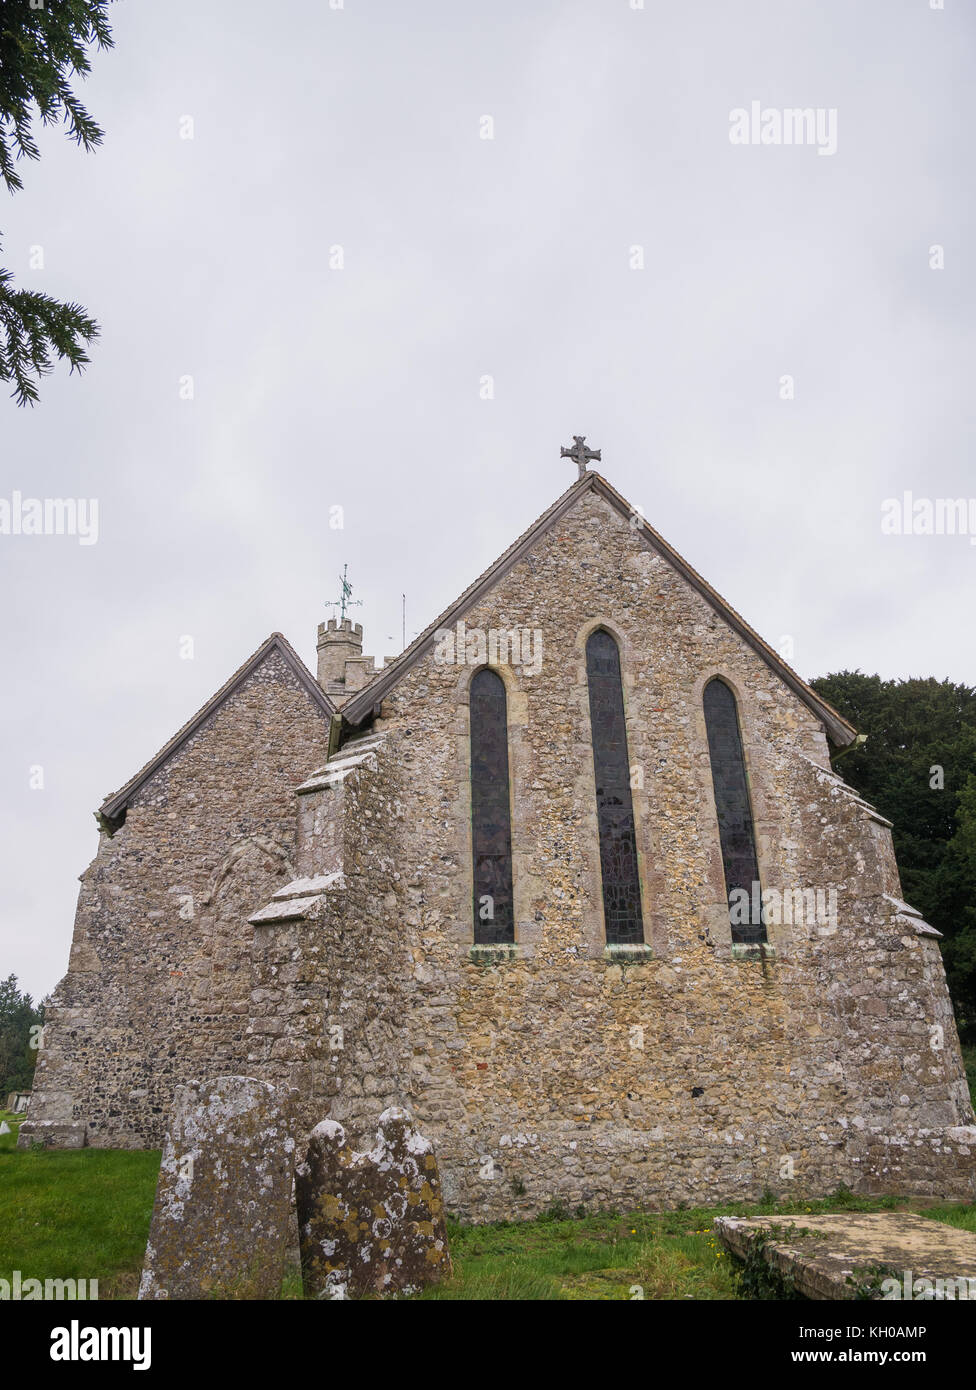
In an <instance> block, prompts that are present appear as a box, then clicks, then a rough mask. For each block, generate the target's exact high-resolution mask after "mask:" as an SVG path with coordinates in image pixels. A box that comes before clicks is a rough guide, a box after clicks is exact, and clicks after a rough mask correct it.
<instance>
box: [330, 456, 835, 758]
mask: <svg viewBox="0 0 976 1390" xmlns="http://www.w3.org/2000/svg"><path fill="white" fill-rule="evenodd" d="M588 491H593V492H595V493H596V494H597V496H598V497H602V498H603V499H604V500H605V501H607V502H609V504H610V505H611V506H612V507H613V508H614V509H615V510H616V511H617V512H619V513H620V515H621V516H622V517H624V518H625V519H626V520H627V521H628V522H629V521H630V519H631V518H632V517H633V516H636V515H639V513H638V512H637V509H636V508H635V507H632V506H631V505H630V503H629V502H628V501H627V500H626V499H625V498H624V497H622V496H621V495H620V493H619V492H617V490H616V489H615V488H614V487H612V486H611V485H610V483H608V482H607V480H606V478H604V477H603V476H602V475H601V474H599V473H595V472H592V471H588V472H585V473H584V474H583V475H582V477H580V478H578V479H577V481H576V482H575V483H573V485H572V487H569V488H567V489H566V491H565V492H564V493H563V494H562V496H561V497H558V498H557V499H556V501H555V502H554V503H553V505H552V506H551V507H550V508H549V509H548V511H545V512H543V514H542V515H541V516H540V517H539V518H538V520H536V521H535V522H534V523H533V524H532V525H531V526H530V527H529V529H528V530H527V531H525V532H524V533H523V534H522V535H521V536H519V538H518V540H516V541H515V542H514V543H513V544H512V545H510V546H509V548H508V549H507V550H506V551H505V553H504V554H503V555H501V556H499V558H498V559H497V560H496V561H495V563H494V564H493V565H491V566H490V567H489V568H488V569H486V570H485V572H484V574H482V575H481V576H480V577H479V578H478V579H476V580H475V581H474V583H473V584H471V585H469V587H468V588H467V589H465V591H464V593H463V594H461V595H460V597H459V598H458V599H456V600H455V602H454V603H452V604H451V606H450V607H449V608H447V609H445V611H444V612H443V613H441V614H440V616H439V617H437V618H435V619H434V621H433V622H432V623H431V624H430V625H429V626H428V627H426V628H425V629H424V631H423V632H422V633H420V635H419V636H418V637H417V638H416V639H415V640H414V641H413V642H412V643H411V644H410V646H409V647H407V648H406V650H405V651H403V652H402V653H401V654H400V656H399V657H397V659H396V660H395V661H393V662H391V663H390V665H389V666H386V667H385V668H384V669H383V670H382V671H380V672H378V674H377V675H376V676H375V678H374V679H373V680H372V681H370V683H369V684H368V685H367V686H364V688H363V689H362V690H360V691H359V692H358V693H357V694H356V695H354V696H353V697H352V699H351V700H349V701H348V703H347V704H345V705H344V706H343V709H342V719H343V723H344V724H351V725H357V724H361V723H362V722H363V720H364V719H367V718H368V717H369V716H370V715H372V714H375V713H377V712H378V710H379V707H380V705H381V703H382V701H383V697H384V696H385V695H387V694H388V693H389V692H390V691H391V690H392V689H393V687H394V686H395V685H396V684H397V683H398V682H399V681H400V680H401V679H402V678H403V676H405V675H406V673H407V672H408V671H409V670H410V669H411V668H412V667H413V666H414V665H416V663H417V662H418V661H420V660H421V659H422V658H423V657H424V656H426V655H427V654H428V652H430V651H431V650H432V649H433V646H434V642H435V634H436V633H437V631H438V630H439V629H441V628H446V627H451V626H453V624H454V623H455V622H456V621H457V620H458V619H459V618H462V617H463V616H464V614H465V613H466V612H467V611H468V610H469V609H470V608H471V607H473V605H474V604H476V603H477V602H478V601H479V599H481V598H482V597H483V596H484V594H485V593H486V592H487V591H488V590H489V589H490V588H491V586H492V585H493V584H495V583H497V581H498V580H499V579H501V578H502V576H503V575H505V574H507V573H508V571H509V570H510V569H511V568H512V567H513V565H516V564H518V562H519V560H521V559H522V558H523V556H525V555H526V554H527V553H528V552H529V551H530V550H531V549H532V548H533V546H535V545H536V544H537V542H538V541H540V540H541V539H542V537H543V536H545V535H546V533H547V532H548V531H549V530H551V528H552V527H553V526H555V525H556V524H557V523H558V522H559V521H560V520H561V518H562V517H564V516H565V515H566V513H567V512H568V511H569V510H570V509H571V508H572V507H574V506H575V505H576V503H577V502H578V501H579V499H580V498H581V497H582V496H583V494H584V493H585V492H588ZM634 534H635V535H637V536H639V537H641V539H642V540H643V541H644V543H645V544H646V545H647V547H648V548H649V549H650V550H653V551H655V552H656V553H657V554H658V555H660V556H662V557H663V558H664V559H665V560H667V561H668V563H669V564H670V565H671V566H672V568H674V569H675V570H677V572H678V574H680V575H681V577H682V578H683V579H684V580H685V581H686V582H687V583H688V584H689V585H690V586H691V588H693V589H694V590H695V591H696V592H697V593H699V594H700V595H701V596H702V598H703V599H704V600H705V602H706V603H708V604H709V606H710V607H711V608H713V609H714V611H715V612H716V613H717V614H718V615H719V617H720V618H722V619H723V620H724V621H725V622H726V623H727V624H728V626H729V627H730V628H732V630H733V631H734V632H735V633H737V634H738V636H739V637H741V638H742V640H743V641H744V642H745V643H746V645H747V646H749V647H751V648H752V650H753V651H754V652H755V653H756V655H757V656H759V657H761V659H762V660H763V661H764V662H765V663H766V665H767V666H768V667H769V668H770V669H771V670H772V671H773V672H774V673H775V674H776V675H777V676H779V678H780V680H782V681H783V682H784V684H785V685H787V686H789V688H790V690H792V691H793V693H794V695H796V696H797V697H798V698H799V699H800V700H802V701H803V703H804V704H805V705H806V706H807V707H808V709H810V710H811V712H812V713H813V714H814V715H815V716H816V718H817V719H819V720H820V722H821V723H822V724H823V726H824V729H825V730H826V733H827V736H828V738H829V739H830V741H831V743H833V744H834V746H835V747H836V748H846V747H847V745H848V744H849V743H852V742H853V740H854V739H855V738H856V736H857V730H856V729H855V728H854V727H853V725H851V724H849V723H848V722H847V720H846V719H844V718H843V717H842V716H841V715H840V714H838V712H837V711H836V710H835V709H834V708H833V707H832V706H831V705H829V704H828V703H827V701H826V700H823V699H821V697H820V696H819V695H818V694H817V692H816V691H815V690H813V689H812V688H811V687H810V686H809V685H807V683H806V681H805V680H803V678H802V677H801V676H798V675H797V673H796V672H795V671H794V670H793V669H792V667H790V666H788V665H787V664H786V662H785V661H784V660H783V659H782V657H781V656H780V655H779V654H778V653H777V652H776V651H774V650H773V648H772V647H771V646H769V644H768V643H767V642H764V641H763V639H762V638H761V637H760V636H759V634H758V633H757V632H756V631H754V629H753V628H751V627H750V626H749V624H748V623H747V622H746V621H745V619H744V618H743V617H741V615H740V614H738V613H737V612H736V611H735V609H734V608H731V607H730V606H729V604H727V603H726V601H725V599H723V598H722V596H721V594H719V593H717V592H716V590H715V589H713V588H712V586H711V585H710V584H709V583H708V582H707V581H706V580H704V579H703V578H702V577H701V575H700V574H699V573H698V572H697V570H694V569H692V567H691V565H689V564H688V562H687V560H685V559H683V558H682V557H681V556H680V555H679V554H678V552H677V551H676V550H674V549H673V548H672V547H671V546H670V545H668V543H667V541H666V540H665V539H664V537H663V536H660V535H659V534H658V533H657V531H655V530H654V528H653V527H652V526H650V525H649V524H648V522H647V521H646V520H643V519H642V521H641V525H640V527H639V528H638V529H636V530H635V533H634Z"/></svg>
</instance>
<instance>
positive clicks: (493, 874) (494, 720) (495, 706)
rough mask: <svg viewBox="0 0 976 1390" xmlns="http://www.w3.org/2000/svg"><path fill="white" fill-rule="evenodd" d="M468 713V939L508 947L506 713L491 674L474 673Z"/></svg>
mask: <svg viewBox="0 0 976 1390" xmlns="http://www.w3.org/2000/svg"><path fill="white" fill-rule="evenodd" d="M470 713H471V842H472V848H473V853H474V939H475V941H476V942H478V943H479V944H488V943H494V942H504V941H514V940H515V915H514V912H513V908H512V817H511V809H510V803H509V786H508V713H507V709H506V702H505V684H504V682H503V680H502V678H501V676H499V675H498V674H497V673H496V672H495V671H489V670H487V669H486V670H484V671H479V672H478V673H477V675H476V676H475V677H474V679H473V680H472V682H471V693H470Z"/></svg>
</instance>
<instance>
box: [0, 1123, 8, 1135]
mask: <svg viewBox="0 0 976 1390" xmlns="http://www.w3.org/2000/svg"><path fill="white" fill-rule="evenodd" d="M9 1133H10V1126H9V1125H8V1124H7V1121H6V1120H0V1134H9Z"/></svg>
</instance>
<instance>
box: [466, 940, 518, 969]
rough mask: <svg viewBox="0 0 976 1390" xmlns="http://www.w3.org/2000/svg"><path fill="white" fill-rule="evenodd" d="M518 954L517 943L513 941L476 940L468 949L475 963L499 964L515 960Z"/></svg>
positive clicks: (469, 955)
mask: <svg viewBox="0 0 976 1390" xmlns="http://www.w3.org/2000/svg"><path fill="white" fill-rule="evenodd" d="M518 955H519V949H518V945H517V944H516V942H514V941H492V942H477V941H476V942H475V944H474V945H473V946H472V947H471V948H470V950H469V951H468V957H469V959H470V960H472V961H473V962H474V963H475V965H500V964H501V963H502V962H503V961H506V960H515V959H516V958H517V957H518Z"/></svg>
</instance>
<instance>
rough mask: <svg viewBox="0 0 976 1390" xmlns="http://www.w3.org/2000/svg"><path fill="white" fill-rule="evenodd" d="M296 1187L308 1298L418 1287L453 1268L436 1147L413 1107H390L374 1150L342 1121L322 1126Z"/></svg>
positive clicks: (297, 1175) (407, 1290)
mask: <svg viewBox="0 0 976 1390" xmlns="http://www.w3.org/2000/svg"><path fill="white" fill-rule="evenodd" d="M295 1190H296V1196H297V1201H298V1229H299V1237H300V1241H301V1251H302V1281H303V1284H304V1287H305V1294H306V1296H307V1297H311V1298H333V1299H334V1298H357V1297H362V1296H363V1295H366V1294H371V1293H372V1294H397V1293H415V1292H417V1290H419V1289H421V1288H423V1287H424V1286H425V1285H426V1284H432V1283H435V1282H436V1281H437V1280H439V1279H443V1278H446V1277H447V1275H449V1274H450V1272H451V1257H450V1253H449V1251H448V1245H447V1228H446V1226H445V1224H444V1203H443V1200H442V1198H441V1185H440V1178H439V1175H438V1172H437V1159H436V1158H435V1156H434V1147H433V1145H432V1144H431V1142H430V1140H429V1139H425V1138H424V1137H423V1135H421V1134H418V1133H417V1131H416V1129H414V1127H413V1122H412V1121H411V1119H410V1116H409V1115H408V1114H407V1112H406V1111H405V1110H400V1109H397V1108H395V1107H394V1108H393V1109H390V1110H384V1111H383V1114H382V1115H381V1116H380V1126H379V1129H378V1130H377V1132H376V1144H375V1145H374V1147H373V1148H372V1149H371V1150H370V1151H369V1152H368V1153H354V1152H353V1151H352V1149H351V1148H350V1147H349V1146H348V1145H347V1144H346V1135H345V1131H344V1130H343V1128H342V1125H340V1124H337V1123H336V1121H335V1120H323V1121H322V1123H321V1124H319V1125H316V1127H315V1129H314V1130H313V1131H312V1134H311V1138H310V1141H309V1148H308V1155H307V1157H306V1159H305V1161H304V1163H301V1164H299V1166H298V1168H297V1169H296V1172H295Z"/></svg>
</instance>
